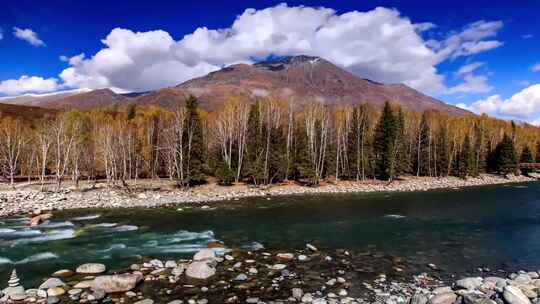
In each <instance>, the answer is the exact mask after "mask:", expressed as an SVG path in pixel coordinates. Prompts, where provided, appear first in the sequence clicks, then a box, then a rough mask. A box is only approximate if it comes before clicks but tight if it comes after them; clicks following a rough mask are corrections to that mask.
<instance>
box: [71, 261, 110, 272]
mask: <svg viewBox="0 0 540 304" xmlns="http://www.w3.org/2000/svg"><path fill="white" fill-rule="evenodd" d="M106 270H107V267H105V265H103V264H98V263H87V264H83V265H81V266H79V267H77V269H76V270H75V271H76V272H77V273H80V274H100V273H104V272H105V271H106Z"/></svg>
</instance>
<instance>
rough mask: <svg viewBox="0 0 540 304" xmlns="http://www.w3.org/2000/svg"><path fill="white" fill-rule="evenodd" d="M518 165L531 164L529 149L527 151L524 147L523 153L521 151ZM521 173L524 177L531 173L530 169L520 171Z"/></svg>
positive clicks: (526, 147) (531, 157) (527, 147)
mask: <svg viewBox="0 0 540 304" xmlns="http://www.w3.org/2000/svg"><path fill="white" fill-rule="evenodd" d="M519 162H520V163H524V164H529V163H532V162H533V156H532V153H531V149H529V146H525V147H524V148H523V151H521V157H520V158H519ZM521 173H523V174H524V175H528V174H529V173H531V169H521Z"/></svg>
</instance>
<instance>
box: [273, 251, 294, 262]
mask: <svg viewBox="0 0 540 304" xmlns="http://www.w3.org/2000/svg"><path fill="white" fill-rule="evenodd" d="M276 256H277V257H278V258H279V259H281V260H284V261H290V260H293V259H294V254H292V253H278V254H277V255H276Z"/></svg>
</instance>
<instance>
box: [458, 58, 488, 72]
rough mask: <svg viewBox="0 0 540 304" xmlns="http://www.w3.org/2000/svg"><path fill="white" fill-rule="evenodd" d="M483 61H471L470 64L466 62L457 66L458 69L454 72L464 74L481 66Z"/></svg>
mask: <svg viewBox="0 0 540 304" xmlns="http://www.w3.org/2000/svg"><path fill="white" fill-rule="evenodd" d="M483 65H484V63H483V62H478V61H477V62H473V63H470V64H466V65H464V66H462V67H460V68H459V70H458V71H457V72H456V74H457V75H465V74H469V73H472V72H474V71H475V70H476V69H478V68H479V67H481V66H483Z"/></svg>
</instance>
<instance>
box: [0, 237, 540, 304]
mask: <svg viewBox="0 0 540 304" xmlns="http://www.w3.org/2000/svg"><path fill="white" fill-rule="evenodd" d="M423 267H424V269H423V270H425V271H424V272H422V273H420V274H416V275H415V274H411V272H412V271H417V269H416V268H413V267H412V265H411V264H410V263H409V262H408V261H406V260H405V259H403V258H400V257H396V256H383V255H377V254H371V253H366V252H349V251H347V250H335V251H332V252H322V251H319V250H318V249H317V248H316V247H314V246H312V245H309V244H307V245H306V248H305V249H303V250H297V251H294V252H287V251H272V252H270V251H264V250H260V251H239V250H228V249H225V248H224V247H222V245H221V244H219V243H212V244H210V245H209V248H208V249H202V250H200V251H199V252H197V253H196V254H195V255H194V256H193V258H192V259H180V260H167V261H162V260H158V259H152V260H150V259H146V260H144V261H142V262H141V263H138V264H133V265H131V266H130V267H129V268H127V269H121V270H117V271H108V269H107V266H106V265H103V264H96V263H88V264H82V265H80V266H78V267H76V268H74V269H61V270H58V271H56V272H55V273H54V274H52V275H51V277H50V278H47V279H44V280H43V283H42V284H41V285H40V286H35V288H29V289H25V288H24V286H23V285H22V284H21V283H20V280H19V278H18V275H17V274H16V273H12V275H11V277H10V279H9V282H8V284H9V287H7V288H6V289H4V290H3V294H2V293H1V292H0V302H2V301H4V302H8V303H9V302H17V303H21V302H26V303H48V304H56V303H60V302H62V303H88V302H92V303H94V302H104V303H136V304H153V303H169V304H182V303H190V304H206V303H299V302H300V303H317V304H326V303H386V304H402V303H403V304H404V303H411V304H426V303H428V304H455V303H465V304H496V303H506V304H531V303H537V301H538V300H539V299H538V291H539V288H540V279H539V275H538V273H537V272H536V271H531V272H525V271H520V272H517V273H511V274H507V273H505V272H504V271H503V270H490V269H485V268H481V269H478V270H477V271H478V273H479V276H474V277H465V278H459V280H457V281H455V282H453V280H451V279H445V278H450V277H451V276H452V275H451V274H450V273H445V272H444V271H443V270H440V269H438V268H437V266H436V265H433V264H428V265H423ZM3 285H4V284H3Z"/></svg>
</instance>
